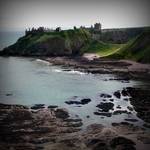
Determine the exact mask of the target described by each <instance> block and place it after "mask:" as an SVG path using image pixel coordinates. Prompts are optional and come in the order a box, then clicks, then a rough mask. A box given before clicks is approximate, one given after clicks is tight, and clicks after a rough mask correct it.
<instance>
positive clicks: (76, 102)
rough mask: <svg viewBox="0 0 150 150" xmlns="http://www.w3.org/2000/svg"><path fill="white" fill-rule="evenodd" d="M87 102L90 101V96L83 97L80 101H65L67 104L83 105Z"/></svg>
mask: <svg viewBox="0 0 150 150" xmlns="http://www.w3.org/2000/svg"><path fill="white" fill-rule="evenodd" d="M89 102H91V99H90V98H84V99H82V100H80V101H75V100H70V101H66V102H65V103H66V104H68V105H72V104H76V105H85V104H88V103H89Z"/></svg>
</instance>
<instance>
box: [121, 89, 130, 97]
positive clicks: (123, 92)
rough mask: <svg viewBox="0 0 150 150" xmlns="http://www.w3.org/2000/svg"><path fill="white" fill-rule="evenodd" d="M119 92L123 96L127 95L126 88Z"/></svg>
mask: <svg viewBox="0 0 150 150" xmlns="http://www.w3.org/2000/svg"><path fill="white" fill-rule="evenodd" d="M121 94H122V95H123V96H129V93H128V92H127V90H126V89H123V90H122V91H121Z"/></svg>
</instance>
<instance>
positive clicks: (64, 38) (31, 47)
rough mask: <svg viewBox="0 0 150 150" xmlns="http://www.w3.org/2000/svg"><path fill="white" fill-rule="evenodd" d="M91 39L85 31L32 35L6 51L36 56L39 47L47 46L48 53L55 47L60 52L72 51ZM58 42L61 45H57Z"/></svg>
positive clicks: (22, 38)
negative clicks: (61, 50)
mask: <svg viewBox="0 0 150 150" xmlns="http://www.w3.org/2000/svg"><path fill="white" fill-rule="evenodd" d="M90 37H91V36H90V33H89V32H88V31H86V30H84V29H76V30H66V31H61V32H47V33H32V34H28V35H26V36H23V37H21V38H20V39H18V41H17V42H16V43H15V44H13V45H11V46H9V47H8V48H6V49H5V51H6V53H7V52H8V54H26V53H29V54H32V53H33V54H34V53H37V52H38V51H39V49H40V48H39V47H38V46H39V45H42V46H45V45H46V44H47V47H46V48H47V51H48V50H51V49H53V47H54V49H58V50H59V49H60V48H61V47H62V49H63V47H64V49H68V50H70V51H71V50H72V49H73V48H74V49H75V48H76V47H78V45H82V44H85V45H86V43H89V40H90ZM57 42H59V44H56V43H57ZM60 43H61V44H60ZM54 53H55V51H54Z"/></svg>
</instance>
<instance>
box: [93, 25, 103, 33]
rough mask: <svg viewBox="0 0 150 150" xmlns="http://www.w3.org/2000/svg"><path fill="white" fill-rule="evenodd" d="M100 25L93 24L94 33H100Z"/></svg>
mask: <svg viewBox="0 0 150 150" xmlns="http://www.w3.org/2000/svg"><path fill="white" fill-rule="evenodd" d="M101 27H102V25H101V23H95V24H94V31H97V32H101Z"/></svg>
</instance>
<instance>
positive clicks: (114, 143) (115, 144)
mask: <svg viewBox="0 0 150 150" xmlns="http://www.w3.org/2000/svg"><path fill="white" fill-rule="evenodd" d="M110 145H111V147H113V148H117V147H118V146H119V145H122V146H123V147H128V146H130V147H132V148H134V147H133V146H134V145H135V142H133V141H132V140H130V139H127V138H125V137H116V138H114V139H112V140H111V141H110ZM134 149H135V148H134ZM126 150H127V149H126Z"/></svg>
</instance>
